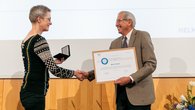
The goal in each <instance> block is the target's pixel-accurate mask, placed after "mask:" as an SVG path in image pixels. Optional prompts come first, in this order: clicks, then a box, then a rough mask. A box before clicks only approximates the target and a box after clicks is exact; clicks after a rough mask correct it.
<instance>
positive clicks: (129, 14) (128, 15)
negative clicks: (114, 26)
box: [120, 11, 136, 27]
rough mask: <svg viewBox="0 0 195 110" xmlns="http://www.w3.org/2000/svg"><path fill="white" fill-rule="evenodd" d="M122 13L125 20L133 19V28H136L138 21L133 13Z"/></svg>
mask: <svg viewBox="0 0 195 110" xmlns="http://www.w3.org/2000/svg"><path fill="white" fill-rule="evenodd" d="M120 13H123V14H124V19H131V20H132V22H133V25H132V27H135V24H136V19H135V16H134V15H133V13H131V12H129V11H121V12H120Z"/></svg>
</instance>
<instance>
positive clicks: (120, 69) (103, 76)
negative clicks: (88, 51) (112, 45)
mask: <svg viewBox="0 0 195 110" xmlns="http://www.w3.org/2000/svg"><path fill="white" fill-rule="evenodd" d="M93 61H94V71H95V77H96V81H97V82H98V83H101V82H107V81H113V80H116V79H118V78H120V77H123V76H129V75H131V74H132V73H134V72H136V71H137V69H138V66H137V57H136V52H135V48H125V49H113V50H103V51H94V52H93Z"/></svg>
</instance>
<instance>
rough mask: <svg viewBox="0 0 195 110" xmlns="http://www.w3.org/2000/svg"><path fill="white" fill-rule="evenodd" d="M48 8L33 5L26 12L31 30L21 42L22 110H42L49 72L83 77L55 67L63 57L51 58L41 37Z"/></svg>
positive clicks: (48, 11)
mask: <svg viewBox="0 0 195 110" xmlns="http://www.w3.org/2000/svg"><path fill="white" fill-rule="evenodd" d="M50 14H51V10H50V9H49V8H48V7H46V6H43V5H37V6H33V7H32V8H31V10H30V13H29V19H30V22H31V24H32V29H31V30H30V31H29V33H28V34H27V36H26V37H25V39H24V40H23V41H22V45H21V48H22V57H23V63H24V70H25V71H24V78H23V83H22V86H21V90H20V100H21V103H22V105H23V107H24V108H25V110H45V96H46V93H47V89H48V87H49V83H48V81H49V71H50V72H51V73H52V74H53V75H55V76H57V77H60V78H71V77H73V76H76V77H77V78H78V79H79V80H83V79H82V75H81V74H80V71H79V70H77V71H74V70H70V69H65V68H62V67H59V66H57V64H61V63H62V62H63V60H61V59H55V60H54V59H53V57H52V55H51V52H50V49H49V45H48V43H47V40H46V39H45V38H44V37H43V36H41V34H42V33H43V32H44V31H48V30H49V26H50V25H51V24H52V23H51V15H50Z"/></svg>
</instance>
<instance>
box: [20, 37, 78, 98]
mask: <svg viewBox="0 0 195 110" xmlns="http://www.w3.org/2000/svg"><path fill="white" fill-rule="evenodd" d="M21 47H22V56H23V63H24V70H25V71H24V73H25V75H24V79H23V84H22V87H21V89H22V90H26V91H29V92H34V93H37V94H43V95H45V94H46V92H47V89H48V87H49V84H48V81H49V72H48V70H49V71H50V72H51V73H52V74H54V75H55V76H57V77H60V78H70V77H72V76H73V75H74V71H73V70H69V69H64V68H61V67H59V66H57V65H56V64H55V62H54V60H53V57H52V55H51V52H50V49H49V45H48V43H47V41H46V39H45V38H44V37H42V36H40V35H38V34H37V35H35V36H32V37H31V38H30V39H28V40H27V41H26V42H23V43H22V46H21Z"/></svg>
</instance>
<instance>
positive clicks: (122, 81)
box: [83, 11, 157, 110]
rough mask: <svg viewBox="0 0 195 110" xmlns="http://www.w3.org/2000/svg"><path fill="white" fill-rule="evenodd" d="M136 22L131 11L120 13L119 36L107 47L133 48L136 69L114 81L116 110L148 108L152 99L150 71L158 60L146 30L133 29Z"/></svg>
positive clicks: (88, 74) (153, 96)
mask: <svg viewBox="0 0 195 110" xmlns="http://www.w3.org/2000/svg"><path fill="white" fill-rule="evenodd" d="M135 24H136V20H135V17H134V15H133V14H132V13H130V12H128V11H121V12H119V14H118V17H117V20H116V27H117V29H118V32H119V33H120V34H121V35H122V36H121V37H118V38H117V39H115V40H114V41H112V43H111V45H110V49H116V48H126V47H135V49H136V55H137V61H138V68H139V69H138V70H137V71H136V72H135V73H129V76H124V77H121V78H119V79H117V80H116V81H115V84H116V93H117V94H116V95H117V99H116V104H117V110H150V109H151V104H152V103H153V102H154V100H155V95H154V84H153V79H152V73H153V72H154V70H155V69H156V64H157V61H156V57H155V54H154V48H153V44H152V41H151V38H150V35H149V33H148V32H145V31H140V30H136V29H135V28H134V27H135ZM125 37H126V38H125ZM125 39H127V40H126V41H125ZM83 74H84V75H85V76H86V77H87V78H88V79H89V80H90V81H91V80H93V79H94V78H95V75H94V71H90V72H86V73H83Z"/></svg>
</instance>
